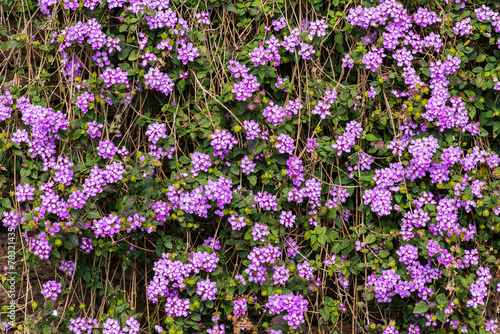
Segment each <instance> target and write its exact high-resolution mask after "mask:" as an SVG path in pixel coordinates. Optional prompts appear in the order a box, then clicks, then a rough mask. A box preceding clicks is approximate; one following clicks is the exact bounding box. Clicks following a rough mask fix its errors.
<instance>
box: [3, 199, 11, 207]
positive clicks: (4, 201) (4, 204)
mask: <svg viewBox="0 0 500 334" xmlns="http://www.w3.org/2000/svg"><path fill="white" fill-rule="evenodd" d="M2 206H3V207H4V208H6V209H12V204H11V203H10V199H8V198H2Z"/></svg>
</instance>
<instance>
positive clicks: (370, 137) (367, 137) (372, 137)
mask: <svg viewBox="0 0 500 334" xmlns="http://www.w3.org/2000/svg"><path fill="white" fill-rule="evenodd" d="M366 140H368V141H375V140H378V138H377V137H376V136H375V135H372V134H371V133H369V134H367V135H366Z"/></svg>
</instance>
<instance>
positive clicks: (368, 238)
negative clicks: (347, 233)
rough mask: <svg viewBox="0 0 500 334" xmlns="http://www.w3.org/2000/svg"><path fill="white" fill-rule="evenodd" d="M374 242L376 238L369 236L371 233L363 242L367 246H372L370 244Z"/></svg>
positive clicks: (372, 235) (373, 235)
mask: <svg viewBox="0 0 500 334" xmlns="http://www.w3.org/2000/svg"><path fill="white" fill-rule="evenodd" d="M376 240H377V237H376V236H375V234H371V233H370V234H368V236H367V237H366V239H365V242H366V243H367V244H372V243H374V242H375V241H376Z"/></svg>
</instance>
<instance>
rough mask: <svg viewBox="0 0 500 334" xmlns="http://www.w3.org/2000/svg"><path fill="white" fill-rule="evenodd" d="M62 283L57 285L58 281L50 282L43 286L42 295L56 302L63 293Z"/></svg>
mask: <svg viewBox="0 0 500 334" xmlns="http://www.w3.org/2000/svg"><path fill="white" fill-rule="evenodd" d="M61 287H62V285H61V283H57V282H56V281H48V282H47V283H45V284H43V285H42V295H43V296H44V297H45V298H46V299H52V300H56V299H57V296H58V295H59V294H60V293H61V291H62V290H61Z"/></svg>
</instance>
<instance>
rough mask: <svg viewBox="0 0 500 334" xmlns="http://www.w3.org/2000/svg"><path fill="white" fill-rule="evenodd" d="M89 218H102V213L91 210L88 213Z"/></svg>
mask: <svg viewBox="0 0 500 334" xmlns="http://www.w3.org/2000/svg"><path fill="white" fill-rule="evenodd" d="M87 218H88V219H101V215H100V214H99V213H98V212H96V211H89V212H88V213H87Z"/></svg>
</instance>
